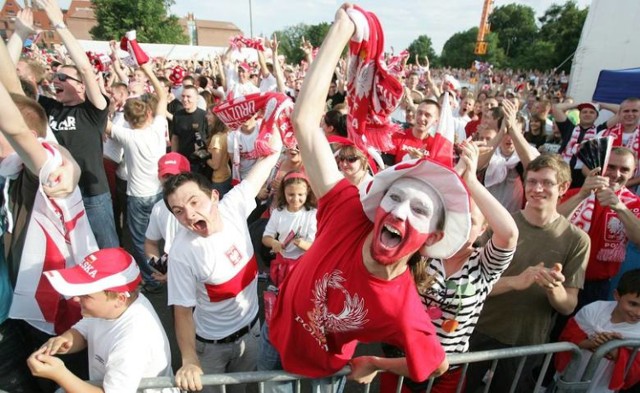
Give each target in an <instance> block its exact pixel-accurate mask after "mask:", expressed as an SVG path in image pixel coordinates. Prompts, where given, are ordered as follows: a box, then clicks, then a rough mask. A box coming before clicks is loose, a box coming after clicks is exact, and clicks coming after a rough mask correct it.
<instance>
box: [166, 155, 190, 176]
mask: <svg viewBox="0 0 640 393" xmlns="http://www.w3.org/2000/svg"><path fill="white" fill-rule="evenodd" d="M189 171H191V165H190V164H189V160H187V158H186V157H185V156H183V155H182V154H180V153H175V152H171V153H167V154H165V155H164V156H162V157H160V159H159V160H158V176H159V177H164V176H166V175H177V174H180V173H182V172H189Z"/></svg>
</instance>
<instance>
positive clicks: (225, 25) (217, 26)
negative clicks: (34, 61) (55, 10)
mask: <svg viewBox="0 0 640 393" xmlns="http://www.w3.org/2000/svg"><path fill="white" fill-rule="evenodd" d="M21 9H22V7H21V6H20V4H18V2H17V1H16V0H7V1H6V2H5V4H4V6H3V7H2V9H1V10H0V36H2V38H4V39H7V38H9V37H11V34H12V33H13V30H14V24H15V22H14V21H15V16H16V14H17V13H18V11H19V10H21ZM63 13H64V20H65V24H66V25H67V26H68V28H69V30H70V31H71V32H72V33H73V35H74V36H75V37H76V38H77V39H80V40H90V39H91V35H90V34H89V30H91V28H92V27H93V26H95V25H96V18H95V15H94V12H93V3H92V2H91V1H90V0H72V1H71V4H69V9H68V10H63ZM33 18H34V24H35V25H36V28H38V29H40V30H42V31H43V33H42V34H41V35H40V38H39V41H38V43H39V44H44V45H45V46H47V47H49V46H50V45H51V44H54V43H56V44H59V43H60V42H61V41H60V37H58V34H57V33H56V32H55V30H54V29H53V27H52V26H51V23H50V22H49V19H48V18H47V15H46V14H45V13H44V11H42V10H36V9H34V10H33ZM180 24H181V25H182V27H183V28H184V30H185V33H186V34H187V36H188V37H189V43H190V44H191V45H201V46H223V47H226V46H227V45H228V44H229V38H230V37H232V36H235V35H238V34H242V31H241V30H240V29H239V28H238V27H237V26H236V25H234V24H233V23H231V22H222V21H212V20H199V19H196V18H195V17H194V16H193V14H188V15H187V16H186V17H185V18H181V19H180Z"/></svg>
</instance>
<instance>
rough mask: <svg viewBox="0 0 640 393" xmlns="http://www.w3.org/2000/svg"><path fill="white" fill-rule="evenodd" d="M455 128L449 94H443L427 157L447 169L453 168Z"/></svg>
mask: <svg viewBox="0 0 640 393" xmlns="http://www.w3.org/2000/svg"><path fill="white" fill-rule="evenodd" d="M454 135H455V126H454V124H453V113H452V112H451V106H450V105H449V93H448V92H445V93H444V99H443V100H442V108H441V109H440V121H439V122H438V128H437V129H436V134H435V136H434V139H433V145H432V147H431V152H430V155H429V157H430V158H431V159H432V160H434V161H438V162H439V163H441V164H443V165H446V166H448V167H453V141H454V139H453V138H454Z"/></svg>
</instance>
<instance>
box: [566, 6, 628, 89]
mask: <svg viewBox="0 0 640 393" xmlns="http://www.w3.org/2000/svg"><path fill="white" fill-rule="evenodd" d="M639 21H640V1H638V0H616V1H611V0H592V1H591V6H590V7H589V14H588V15H587V19H586V21H585V23H584V27H583V28H582V34H581V36H580V43H579V44H578V48H577V49H576V54H575V56H574V58H573V64H572V66H571V79H570V81H569V95H570V96H572V97H574V98H575V100H576V101H577V102H581V101H591V100H592V97H593V92H594V90H595V87H596V82H597V81H598V75H599V74H600V71H602V70H618V69H624V68H633V67H640V50H639V49H638V48H640V34H638V31H637V28H638V22H639ZM638 95H640V93H639V94H638Z"/></svg>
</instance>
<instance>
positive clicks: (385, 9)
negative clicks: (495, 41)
mask: <svg viewBox="0 0 640 393" xmlns="http://www.w3.org/2000/svg"><path fill="white" fill-rule="evenodd" d="M70 2H71V1H70V0H60V6H61V7H63V8H66V7H68V5H69V3H70ZM353 2H354V3H356V4H358V5H359V6H361V7H362V8H364V9H365V10H367V11H372V12H374V13H376V15H377V16H378V19H379V20H380V22H381V23H382V27H383V29H384V32H385V49H386V50H390V49H391V47H393V49H394V51H395V52H396V53H398V52H400V51H401V50H403V49H406V48H407V47H408V46H409V44H411V42H412V41H413V40H415V39H416V38H417V37H418V36H420V35H423V34H426V35H428V36H429V37H430V38H431V41H432V43H433V48H434V49H435V51H436V53H437V54H440V52H441V51H442V47H443V46H444V44H445V42H446V41H447V40H448V39H449V38H450V37H451V36H452V35H453V34H455V33H457V32H462V31H466V30H468V29H469V28H471V27H474V26H478V25H479V23H480V16H481V14H482V7H483V4H484V1H483V0H361V1H357V2H356V1H353ZM564 2H565V0H525V1H514V0H495V1H494V5H493V6H494V7H497V6H502V5H506V4H510V3H518V4H523V5H528V6H530V7H531V8H533V9H534V10H535V12H536V17H539V16H542V14H543V13H544V11H545V10H546V9H548V8H549V7H550V6H551V5H552V4H554V3H556V4H563V3H564ZM576 2H577V3H578V6H579V7H581V8H584V7H586V6H588V5H589V4H590V3H591V1H590V0H577V1H576ZM342 3H343V0H233V1H229V0H201V1H197V0H175V4H174V5H173V6H172V7H171V10H170V11H171V13H173V14H175V15H177V16H179V17H183V16H186V14H187V13H189V12H191V13H193V14H194V15H195V17H196V19H208V20H219V21H227V22H232V23H234V24H235V25H236V26H238V28H240V30H242V31H243V32H244V34H245V36H249V33H250V31H251V19H253V35H254V36H257V35H261V34H262V35H270V34H271V33H273V32H274V31H277V30H283V29H285V28H287V27H289V26H293V25H297V24H299V23H305V24H309V25H314V24H318V23H321V22H331V21H332V20H333V16H334V14H335V10H336V9H337V8H338V7H339V5H340V4H342ZM250 5H251V7H250ZM250 8H251V11H252V12H251V14H252V16H253V18H251V17H250V12H249V10H250Z"/></svg>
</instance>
